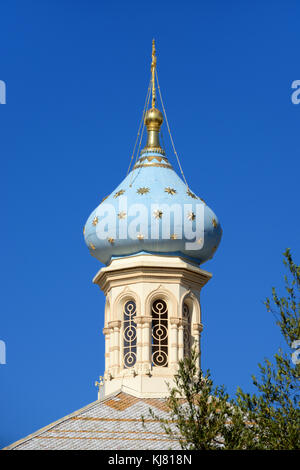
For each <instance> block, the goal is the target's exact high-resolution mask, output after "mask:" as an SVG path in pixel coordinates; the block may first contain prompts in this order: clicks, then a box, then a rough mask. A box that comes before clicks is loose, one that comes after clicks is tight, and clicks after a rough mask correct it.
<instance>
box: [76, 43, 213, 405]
mask: <svg viewBox="0 0 300 470" xmlns="http://www.w3.org/2000/svg"><path fill="white" fill-rule="evenodd" d="M157 85H158V86H157ZM157 90H158V92H159V96H160V99H161V105H162V109H163V111H164V114H165V109H164V105H163V102H162V98H161V93H160V87H159V84H158V76H157V71H156V51H155V44H154V41H153V46H152V63H151V79H150V84H149V89H148V94H147V97H146V103H145V109H144V113H143V118H142V123H141V124H142V126H140V128H141V127H142V129H144V126H145V127H146V129H147V134H148V135H147V143H146V146H145V147H144V148H143V149H142V150H141V152H139V150H138V153H137V157H136V161H135V163H134V165H133V167H132V169H131V171H129V172H128V174H127V176H126V178H125V179H124V180H123V181H122V182H121V183H120V185H119V186H118V187H117V188H116V189H115V190H114V191H113V192H112V193H111V194H110V195H109V196H107V197H106V198H105V199H104V200H103V201H102V202H101V204H100V205H99V206H98V207H97V208H96V209H95V210H94V211H93V212H92V213H91V215H90V216H89V218H88V220H87V222H86V224H85V228H84V236H85V241H86V244H87V246H88V248H89V250H90V253H91V255H92V256H94V257H95V258H97V259H98V260H99V261H101V262H102V263H103V264H105V265H106V266H105V267H103V268H102V269H100V271H99V272H98V273H97V274H96V276H95V277H94V280H93V282H94V283H95V284H97V285H98V286H99V287H100V288H101V289H102V290H103V292H104V294H105V296H106V304H105V313H104V328H103V333H104V335H105V373H104V377H103V382H104V387H102V393H101V395H102V396H103V395H104V396H107V395H110V394H112V393H114V392H117V391H123V392H125V393H128V394H131V395H133V396H136V397H139V398H151V397H153V398H162V397H165V396H167V395H168V387H167V383H169V384H170V385H171V384H172V379H173V377H174V374H175V373H176V371H177V370H178V361H179V360H180V359H183V358H184V357H185V356H187V355H189V353H190V350H191V348H192V347H195V348H196V349H197V351H198V353H199V361H200V335H201V331H202V328H203V326H202V322H201V307H200V293H201V289H202V287H203V286H204V285H205V284H206V283H207V282H208V281H209V279H210V278H211V274H210V273H208V272H207V271H204V270H203V269H201V268H200V267H199V265H200V264H202V263H203V262H205V261H206V260H208V259H210V258H212V256H213V254H214V252H215V251H216V249H217V247H218V245H219V243H220V240H221V236H222V229H221V226H220V223H219V221H218V218H217V216H216V215H215V214H214V213H213V211H212V210H211V209H210V208H209V207H208V206H207V204H206V203H205V201H204V200H203V199H201V198H200V197H199V196H197V195H196V193H195V192H193V191H192V190H191V189H190V187H189V186H188V184H187V182H186V180H185V177H184V175H183V172H182V169H181V165H180V162H179V159H178V156H177V153H176V150H175V147H174V153H175V156H176V157H177V159H178V163H179V168H180V171H181V174H182V176H183V179H181V178H180V177H179V176H178V175H177V173H176V172H175V171H174V169H173V166H172V165H171V163H170V162H169V160H168V158H167V156H166V154H165V150H164V148H163V147H162V146H161V144H160V130H161V126H162V123H163V114H162V113H161V111H159V109H158V108H157V105H156V101H157V99H156V98H157ZM150 98H151V107H150V106H149V103H150ZM165 120H166V124H167V128H168V130H169V124H168V121H167V118H166V114H165ZM140 134H141V136H140ZM142 134H143V132H142V133H140V132H139V133H138V138H139V136H140V145H141V140H142ZM170 137H171V134H170ZM137 141H138V139H137ZM171 143H172V145H173V139H172V137H171ZM199 365H200V364H199ZM103 392H104V393H103Z"/></svg>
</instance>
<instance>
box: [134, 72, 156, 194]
mask: <svg viewBox="0 0 300 470" xmlns="http://www.w3.org/2000/svg"><path fill="white" fill-rule="evenodd" d="M150 90H151V81H150V85H149V92H148V96H147V101H146V103H145V106H144V114H143V121H142V122H143V128H142V132H141V137H140V142H139V147H138V150H137V152H136V157H135V162H134V165H135V164H136V162H137V159H138V156H139V153H140V148H141V143H142V139H143V134H144V129H145V120H144V117H145V114H146V110H147V109H148V106H149V101H150V94H151V93H150ZM133 168H134V166H133ZM132 178H133V171H132V173H131V178H130V184H129V186H130V187H131V185H132Z"/></svg>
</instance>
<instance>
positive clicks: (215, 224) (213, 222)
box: [211, 218, 218, 228]
mask: <svg viewBox="0 0 300 470" xmlns="http://www.w3.org/2000/svg"><path fill="white" fill-rule="evenodd" d="M211 223H212V224H213V226H214V227H215V228H216V226H217V225H218V222H217V221H216V219H215V218H213V219H212V221H211Z"/></svg>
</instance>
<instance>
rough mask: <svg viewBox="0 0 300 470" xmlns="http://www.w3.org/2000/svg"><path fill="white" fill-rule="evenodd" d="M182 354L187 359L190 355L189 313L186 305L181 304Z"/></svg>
mask: <svg viewBox="0 0 300 470" xmlns="http://www.w3.org/2000/svg"><path fill="white" fill-rule="evenodd" d="M182 313H183V314H182V318H183V354H184V357H187V356H189V355H190V353H191V338H192V332H191V312H190V309H189V307H188V306H187V304H183V312H182Z"/></svg>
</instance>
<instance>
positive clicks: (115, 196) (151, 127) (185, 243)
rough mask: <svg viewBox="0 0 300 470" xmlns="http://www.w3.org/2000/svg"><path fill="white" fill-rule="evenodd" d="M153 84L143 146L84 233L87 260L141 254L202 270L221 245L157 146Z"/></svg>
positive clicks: (216, 228) (215, 228)
mask: <svg viewBox="0 0 300 470" xmlns="http://www.w3.org/2000/svg"><path fill="white" fill-rule="evenodd" d="M155 63H156V62H155ZM151 70H152V68H151ZM152 83H153V84H152V86H153V90H152V107H151V109H149V110H148V111H147V112H146V113H145V117H144V124H145V126H146V128H147V133H148V138H147V144H146V146H145V148H144V149H143V150H142V151H141V153H140V157H139V159H138V160H137V161H136V163H135V165H134V167H133V169H132V170H131V171H130V172H129V174H128V175H127V176H126V178H125V179H124V180H123V181H122V182H121V183H120V184H119V186H117V187H116V188H115V189H114V191H113V192H112V193H111V194H110V195H109V196H107V197H106V198H104V199H103V200H102V202H101V203H100V204H99V206H98V207H97V208H96V209H95V210H94V211H93V212H92V213H91V215H90V216H89V218H88V219H87V222H86V224H85V227H84V237H85V242H86V244H87V246H88V248H89V250H90V253H91V255H92V256H94V257H95V258H97V259H98V260H99V261H101V262H102V263H104V264H106V265H107V264H109V263H110V262H111V260H113V259H115V258H121V257H125V256H133V255H137V254H142V253H145V254H155V255H164V256H177V257H178V256H179V257H182V258H185V259H187V260H189V261H192V262H194V263H197V264H201V263H204V262H205V261H207V260H208V259H211V258H212V257H213V255H214V253H215V251H216V249H217V248H218V245H219V243H220V241H221V237H222V228H221V226H220V223H219V220H218V218H217V216H216V215H215V213H214V212H213V211H212V210H211V209H210V208H209V207H208V205H207V204H206V202H205V201H204V200H203V199H202V198H201V197H199V196H198V195H197V194H196V193H195V192H194V191H192V190H191V189H190V188H189V187H188V186H187V184H186V183H185V182H184V181H183V180H182V179H181V178H180V177H179V176H178V175H177V173H176V172H175V171H174V169H173V167H172V165H171V163H170V162H169V160H168V158H167V157H166V155H165V151H164V150H163V148H162V147H161V145H160V141H159V133H160V128H161V125H162V122H163V115H162V113H161V112H160V111H159V110H158V109H157V108H156V107H155V89H154V83H155V80H154V75H153V82H152Z"/></svg>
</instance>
